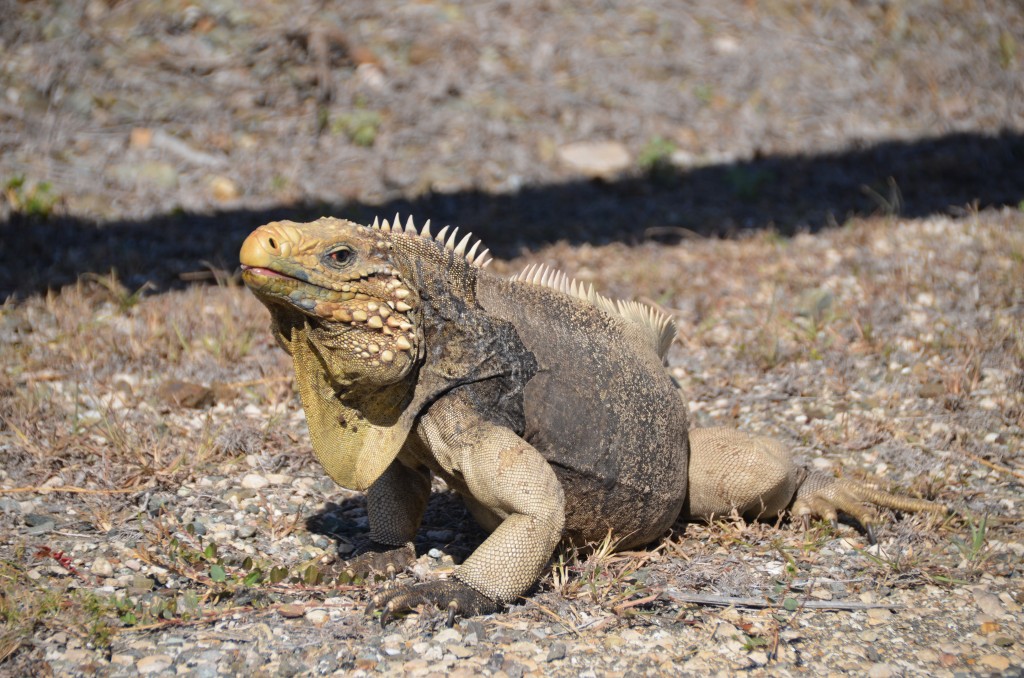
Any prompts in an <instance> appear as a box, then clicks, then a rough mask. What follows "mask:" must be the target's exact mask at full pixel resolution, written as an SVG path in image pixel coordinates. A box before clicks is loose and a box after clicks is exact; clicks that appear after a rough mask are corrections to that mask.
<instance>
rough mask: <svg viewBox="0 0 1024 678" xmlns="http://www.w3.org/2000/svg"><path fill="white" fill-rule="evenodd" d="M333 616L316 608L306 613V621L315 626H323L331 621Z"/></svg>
mask: <svg viewBox="0 0 1024 678" xmlns="http://www.w3.org/2000/svg"><path fill="white" fill-rule="evenodd" d="M330 618H331V615H330V614H328V613H327V610H321V609H320V608H316V609H313V610H310V611H309V612H307V613H306V621H308V622H309V623H310V624H313V625H314V626H323V625H324V624H326V623H327V622H328V621H330Z"/></svg>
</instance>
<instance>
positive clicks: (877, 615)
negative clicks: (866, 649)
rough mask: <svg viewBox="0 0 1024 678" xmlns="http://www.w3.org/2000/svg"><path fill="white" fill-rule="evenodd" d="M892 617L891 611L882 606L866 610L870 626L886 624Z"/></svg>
mask: <svg viewBox="0 0 1024 678" xmlns="http://www.w3.org/2000/svg"><path fill="white" fill-rule="evenodd" d="M891 619H892V611H891V610H887V609H886V608H884V607H875V608H872V609H870V610H868V623H869V624H871V625H872V626H874V625H878V624H887V623H888V622H889V621H890V620H891Z"/></svg>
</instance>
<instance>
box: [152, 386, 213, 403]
mask: <svg viewBox="0 0 1024 678" xmlns="http://www.w3.org/2000/svg"><path fill="white" fill-rule="evenodd" d="M156 395H157V397H158V398H159V399H160V400H162V401H164V402H165V403H167V404H168V405H173V406H174V407H187V408H189V409H199V408H202V407H208V406H210V405H212V404H213V391H211V390H210V389H208V388H207V387H205V386H201V385H199V384H192V383H189V382H187V381H179V380H177V379H171V380H169V381H165V382H164V383H163V384H161V385H160V388H158V389H157V392H156Z"/></svg>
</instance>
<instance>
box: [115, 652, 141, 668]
mask: <svg viewBox="0 0 1024 678" xmlns="http://www.w3.org/2000/svg"><path fill="white" fill-rule="evenodd" d="M110 663H111V664H117V665H118V666H131V665H132V664H134V663H135V657H133V656H132V655H130V654H123V653H115V654H112V655H111V656H110Z"/></svg>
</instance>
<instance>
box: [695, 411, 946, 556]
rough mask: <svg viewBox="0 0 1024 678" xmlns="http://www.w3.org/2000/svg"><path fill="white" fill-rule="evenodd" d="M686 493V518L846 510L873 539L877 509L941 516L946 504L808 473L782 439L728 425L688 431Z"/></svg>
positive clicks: (831, 516) (828, 514)
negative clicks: (734, 513)
mask: <svg viewBox="0 0 1024 678" xmlns="http://www.w3.org/2000/svg"><path fill="white" fill-rule="evenodd" d="M688 480H689V486H688V496H687V500H686V505H685V507H684V511H685V514H686V516H687V517H690V518H711V517H712V516H724V515H729V514H730V513H732V512H733V511H734V510H735V511H736V512H737V513H739V514H740V515H741V516H743V517H744V518H747V519H756V518H774V517H775V516H777V515H779V514H780V513H782V512H783V511H785V510H787V509H788V510H790V511H791V512H792V513H793V515H796V516H801V517H803V518H805V519H806V518H808V517H820V518H825V519H828V520H831V521H835V520H836V518H837V517H838V514H839V513H840V512H842V513H846V514H849V515H850V516H852V517H853V518H855V519H856V520H857V522H859V523H860V524H861V525H862V526H863V527H864V529H865V530H866V531H867V533H868V538H869V540H871V542H872V543H874V541H875V537H874V531H873V529H872V528H873V525H874V523H875V520H876V512H875V509H874V508H873V507H872V506H871V504H875V505H878V506H884V507H886V508H893V509H896V510H899V511H927V512H931V513H938V514H943V515H944V514H945V513H946V512H947V510H946V507H945V506H942V505H941V504H936V503H933V502H930V501H924V500H921V499H913V498H911V497H901V496H898V495H894V494H889V493H888V492H882V491H881V490H876V489H874V488H871V487H868V486H866V485H863V484H861V483H857V482H853V481H850V480H843V479H840V478H835V477H833V476H831V475H829V474H826V473H820V472H817V471H808V470H807V469H804V468H801V467H800V466H797V465H796V464H795V463H794V462H793V461H792V459H790V455H789V451H788V450H787V449H786V448H785V447H783V445H782V444H781V443H779V442H778V441H777V440H774V439H772V438H766V437H764V436H753V435H749V434H746V433H743V432H741V431H736V430H733V429H728V428H704V429H692V430H691V431H690V466H689V474H688Z"/></svg>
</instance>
